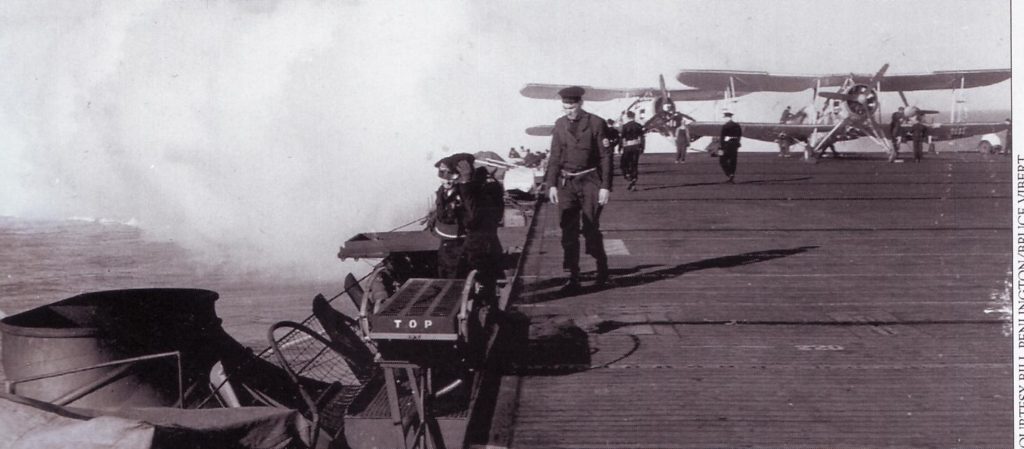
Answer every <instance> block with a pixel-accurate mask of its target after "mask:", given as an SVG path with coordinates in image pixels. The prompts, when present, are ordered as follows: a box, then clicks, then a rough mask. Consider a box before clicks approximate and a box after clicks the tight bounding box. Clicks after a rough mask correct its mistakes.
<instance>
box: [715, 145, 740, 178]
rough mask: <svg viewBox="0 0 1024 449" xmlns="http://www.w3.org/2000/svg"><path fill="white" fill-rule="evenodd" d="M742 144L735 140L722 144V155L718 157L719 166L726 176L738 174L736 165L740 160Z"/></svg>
mask: <svg viewBox="0 0 1024 449" xmlns="http://www.w3.org/2000/svg"><path fill="white" fill-rule="evenodd" d="M739 151H740V143H739V142H738V141H736V140H735V139H727V140H726V141H725V142H722V155H721V156H719V157H718V165H720V166H722V171H723V172H725V175H726V176H730V177H731V176H733V175H735V174H736V164H737V161H738V159H739Z"/></svg>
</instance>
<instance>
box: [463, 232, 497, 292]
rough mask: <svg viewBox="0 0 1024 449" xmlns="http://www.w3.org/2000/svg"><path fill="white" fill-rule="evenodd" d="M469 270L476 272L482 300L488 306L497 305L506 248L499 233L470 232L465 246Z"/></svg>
mask: <svg viewBox="0 0 1024 449" xmlns="http://www.w3.org/2000/svg"><path fill="white" fill-rule="evenodd" d="M463 251H465V254H466V263H467V264H468V265H469V269H471V270H476V281H477V282H479V283H480V292H479V293H480V295H479V297H480V298H483V300H484V303H485V304H488V305H497V303H496V300H497V297H498V295H497V293H498V289H497V284H498V279H500V278H501V277H502V275H503V273H502V260H501V259H502V255H503V253H504V248H502V246H501V241H500V240H499V239H498V234H497V232H480V233H474V232H472V231H471V232H470V233H469V235H468V236H466V243H465V245H464V246H463Z"/></svg>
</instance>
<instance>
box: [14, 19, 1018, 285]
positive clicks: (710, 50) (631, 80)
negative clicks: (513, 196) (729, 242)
mask: <svg viewBox="0 0 1024 449" xmlns="http://www.w3.org/2000/svg"><path fill="white" fill-rule="evenodd" d="M1009 4H1010V2H1009V1H1008V0H993V1H970V2H963V1H954V0H945V1H935V0H929V1H912V0H901V1H821V0H816V1H771V2H768V1H702V2H698V1H662V2H632V1H614V2H600V1H596V2H595V1H585V2H583V1H573V2H552V1H524V2H469V1H466V2H422V1H412V0H409V1H372V2H371V1H365V2H361V1H353V2H312V1H205V2H199V1H167V2H145V1H133V2H113V1H110V2H90V1H78V0H66V1H38V0H32V1H12V0H7V1H4V2H0V60H2V61H3V66H4V68H3V70H0V102H2V103H0V104H2V105H3V107H2V108H0V215H8V216H16V217H34V218H68V217H72V216H86V217H95V218H111V219H115V220H129V219H134V220H135V221H136V222H138V223H139V225H140V226H141V227H143V228H144V229H146V230H147V231H151V232H152V233H153V235H154V236H156V237H158V238H173V239H175V240H178V241H181V242H182V243H184V244H186V245H189V246H190V247H193V248H204V249H206V250H209V251H212V252H213V253H214V257H220V256H221V255H227V256H225V257H229V256H230V257H234V258H237V259H240V260H260V261H268V263H275V264H276V263H280V264H292V263H309V262H308V261H309V260H313V262H312V263H313V264H315V265H316V266H327V267H329V268H333V266H331V265H329V264H330V263H336V262H333V261H334V259H333V256H334V253H335V252H336V250H337V246H338V245H339V244H340V243H341V242H342V241H344V239H346V238H348V237H350V236H351V235H352V234H353V233H354V232H358V231H365V230H386V229H389V228H391V227H394V226H396V225H398V224H402V223H405V222H407V221H409V220H412V219H414V218H416V217H418V216H421V215H422V214H423V213H424V212H425V207H426V204H427V201H428V200H427V198H429V195H430V191H432V190H433V189H434V188H435V187H436V181H435V179H434V172H433V167H432V164H433V162H434V161H435V160H436V159H438V158H440V157H441V156H443V155H444V154H446V153H447V152H452V151H471V152H472V151H477V150H482V149H492V150H497V151H500V152H503V151H502V150H503V149H505V148H508V147H509V146H513V145H515V146H519V145H525V146H528V147H532V148H535V149H536V148H546V147H547V139H543V138H536V137H529V136H526V135H525V134H524V133H523V130H524V129H525V128H526V127H528V126H532V125H540V124H550V123H552V122H553V120H554V119H555V118H556V117H557V115H558V113H559V107H558V104H557V102H553V101H538V100H528V99H526V98H523V97H521V96H520V95H519V93H518V91H519V89H520V88H521V87H522V86H523V85H524V84H526V83H529V82H541V83H567V84H568V83H579V84H587V85H592V86H601V87H646V86H655V85H656V83H657V76H658V74H664V75H665V77H666V79H667V80H668V84H669V87H677V88H678V87H681V86H680V85H679V83H678V82H676V81H675V79H674V76H675V74H676V72H677V71H678V70H680V69H734V70H764V71H769V72H779V73H837V72H840V73H841V72H850V71H855V72H874V71H876V70H877V69H878V68H879V67H880V66H881V65H882V64H883V63H886V62H888V63H890V64H891V66H890V69H889V73H916V72H928V71H933V70H952V69H984V68H1005V67H1009V66H1010V14H1009ZM1008 84H1009V83H1002V84H1001V85H999V86H994V87H990V88H983V89H978V90H976V91H974V92H971V93H970V94H969V97H968V98H969V99H970V101H971V103H970V105H971V107H972V108H1007V107H1008V106H1009V100H1008V98H1007V97H1008V94H1009V87H1008V86H1007V85H1008ZM808 97H809V94H808V93H804V94H797V95H780V94H758V95H756V96H752V97H751V98H750V99H749V100H748V101H742V102H741V103H740V104H739V105H737V107H736V109H737V112H738V117H737V118H738V119H739V120H740V121H744V120H746V121H752V120H771V119H774V118H775V117H777V116H778V113H779V109H778V108H780V107H781V106H782V105H784V104H790V103H794V102H799V101H806V100H805V99H806V98H808ZM896 98H898V97H894V98H891V99H890V98H883V101H888V102H889V103H886V104H887V105H889V104H892V103H891V102H892V101H898V100H896ZM911 99H912V101H915V102H919V103H922V104H926V105H927V106H929V107H932V108H936V109H943V108H946V107H947V106H946V105H948V104H949V94H948V93H941V94H927V95H912V98H911ZM624 106H625V104H624V103H623V102H612V103H600V104H599V103H592V104H588V105H587V108H588V109H591V110H592V111H594V112H597V113H598V114H601V115H605V116H617V114H618V112H619V110H621V109H622V108H623V107H624ZM680 109H681V110H682V111H683V112H688V113H691V114H692V115H695V116H697V118H700V119H711V118H713V117H709V115H711V114H712V113H713V110H714V109H713V104H712V103H703V104H687V105H682V106H681V107H680ZM313 253H315V254H317V256H316V257H313V258H311V257H310V256H309V254H313Z"/></svg>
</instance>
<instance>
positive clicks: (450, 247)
mask: <svg viewBox="0 0 1024 449" xmlns="http://www.w3.org/2000/svg"><path fill="white" fill-rule="evenodd" d="M464 245H465V242H464V239H461V238H459V239H443V240H441V246H439V247H438V248H437V277H439V278H441V279H461V278H464V277H466V275H467V274H469V270H468V269H466V257H465V256H464V255H463V246H464Z"/></svg>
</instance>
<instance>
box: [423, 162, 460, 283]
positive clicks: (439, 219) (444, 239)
mask: <svg viewBox="0 0 1024 449" xmlns="http://www.w3.org/2000/svg"><path fill="white" fill-rule="evenodd" d="M449 164H450V159H449V158H447V157H446V158H444V159H441V160H440V161H437V163H436V164H434V167H437V176H438V177H439V178H441V186H440V187H438V188H437V193H436V194H435V195H434V210H433V211H431V215H430V218H429V223H428V224H427V228H428V229H430V231H431V232H432V233H433V234H434V235H435V236H437V238H438V239H440V240H441V244H440V246H439V247H438V248H437V277H439V278H443V279H454V278H464V277H466V275H467V274H468V273H469V270H468V269H466V260H465V257H463V254H462V247H463V244H464V243H465V238H466V229H465V225H464V215H465V209H463V205H462V196H461V195H459V192H458V191H457V190H456V189H455V180H456V179H458V177H459V173H458V172H457V171H456V170H455V167H454V166H451V165H449Z"/></svg>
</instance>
